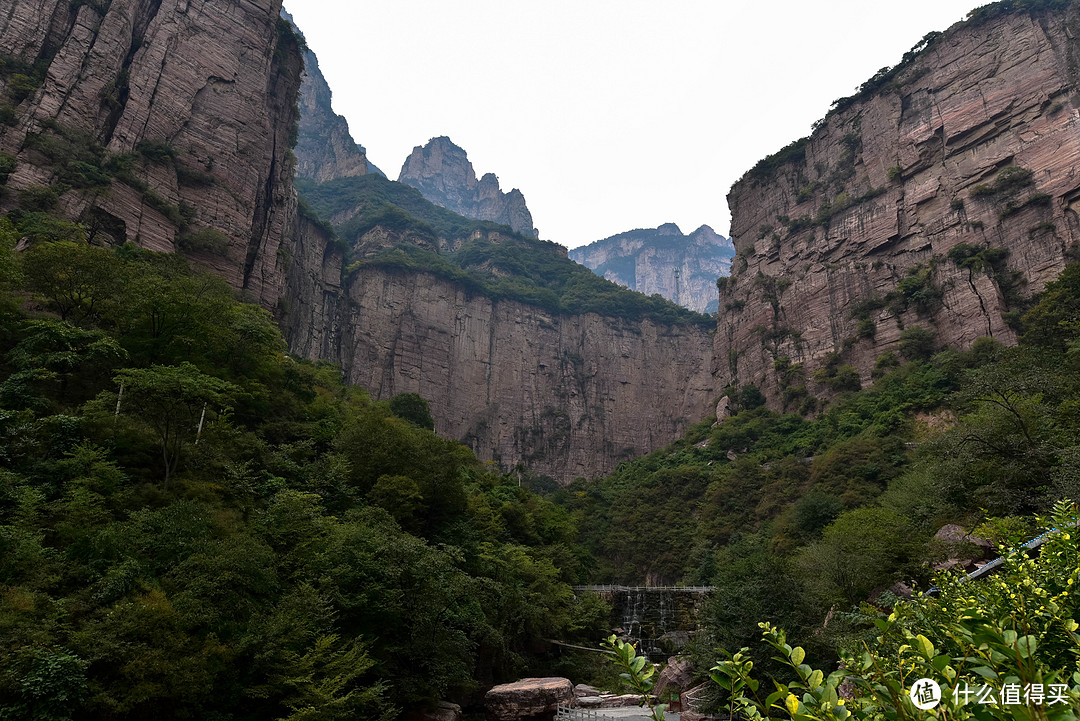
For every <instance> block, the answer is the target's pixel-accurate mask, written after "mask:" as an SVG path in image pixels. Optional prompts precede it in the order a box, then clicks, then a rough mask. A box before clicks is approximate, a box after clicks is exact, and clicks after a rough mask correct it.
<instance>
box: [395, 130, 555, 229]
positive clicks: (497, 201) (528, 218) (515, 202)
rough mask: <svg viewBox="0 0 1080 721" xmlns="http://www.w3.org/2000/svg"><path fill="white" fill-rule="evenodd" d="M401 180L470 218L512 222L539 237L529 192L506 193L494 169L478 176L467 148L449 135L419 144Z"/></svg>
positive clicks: (513, 191) (408, 159)
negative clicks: (527, 203) (527, 202)
mask: <svg viewBox="0 0 1080 721" xmlns="http://www.w3.org/2000/svg"><path fill="white" fill-rule="evenodd" d="M398 181H399V182H402V183H406V184H408V185H411V186H413V187H414V188H416V189H417V190H419V191H420V192H421V193H423V195H424V197H425V198H427V199H428V200H430V201H431V202H432V203H435V204H436V205H441V206H442V207H444V208H446V209H447V210H452V211H454V212H455V213H458V214H459V215H464V216H465V217H466V218H476V219H477V220H490V221H492V222H495V223H502V224H503V225H509V226H510V227H511V228H513V229H514V231H515V232H518V233H521V234H522V235H525V236H528V237H530V238H535V237H537V232H536V228H534V227H533V218H532V213H530V212H529V208H528V207H527V206H526V205H525V196H523V195H522V194H521V191H520V190H518V189H517V188H514V189H513V190H511V191H510V192H509V193H504V192H502V190H501V189H500V188H499V179H498V178H496V177H495V174H494V173H487V174H485V175H484V176H483V177H482V178H480V180H477V179H476V171H474V170H473V166H472V163H471V162H469V158H468V156H467V155H466V153H465V151H464V150H462V149H461V148H460V147H458V146H457V145H454V143H453V142H452V141H451V140H450V138H447V137H445V136H442V137H438V138H432V139H431V140H429V141H428V143H427V145H424V146H419V145H418V146H416V147H415V148H413V151H412V153H411V154H410V155H409V157H408V158H407V159H406V160H405V164H404V165H403V166H401V174H400V175H399V176H398Z"/></svg>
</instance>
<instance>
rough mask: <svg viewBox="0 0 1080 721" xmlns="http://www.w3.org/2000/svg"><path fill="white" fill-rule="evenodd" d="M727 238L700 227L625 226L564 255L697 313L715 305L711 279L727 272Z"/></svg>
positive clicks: (711, 309) (729, 255)
mask: <svg viewBox="0 0 1080 721" xmlns="http://www.w3.org/2000/svg"><path fill="white" fill-rule="evenodd" d="M734 255H735V248H734V247H733V246H732V244H731V241H730V240H728V239H727V238H725V237H724V236H722V235H717V234H716V232H715V231H713V229H712V228H710V227H709V226H707V225H703V226H701V227H700V228H698V229H697V230H695V231H694V232H693V233H690V235H683V232H682V231H681V230H680V229H679V226H677V225H675V224H674V223H664V224H663V225H661V226H660V227H659V228H653V229H639V230H630V231H627V232H625V233H619V234H618V235H613V236H611V237H610V238H605V239H604V240H598V241H596V242H595V243H590V244H589V245H586V246H582V247H580V248H574V249H572V250H571V251H570V257H571V258H573V259H574V260H576V261H577V262H579V263H581V264H582V265H584V266H586V267H588V268H590V269H591V270H593V271H594V272H595V273H596V274H597V275H600V276H603V277H604V278H607V279H608V280H610V281H613V282H615V283H618V284H619V285H623V286H626V287H627V288H630V289H631V290H636V291H638V292H640V293H645V294H646V295H652V294H653V293H659V294H660V295H662V296H663V297H665V298H667V299H668V300H670V301H672V302H674V303H678V304H680V305H682V306H685V307H686V308H690V309H691V310H696V311H698V312H700V313H712V312H714V311H715V310H716V309H717V295H716V279H717V278H719V277H721V276H726V275H728V273H729V272H730V270H731V258H732V256H734Z"/></svg>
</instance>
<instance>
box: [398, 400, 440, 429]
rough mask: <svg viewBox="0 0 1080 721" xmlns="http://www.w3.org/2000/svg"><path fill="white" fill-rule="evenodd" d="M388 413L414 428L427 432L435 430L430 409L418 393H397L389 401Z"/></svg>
mask: <svg viewBox="0 0 1080 721" xmlns="http://www.w3.org/2000/svg"><path fill="white" fill-rule="evenodd" d="M390 412H391V413H393V414H394V415H395V416H397V417H398V418H404V419H405V420H407V421H408V422H409V423H412V424H413V425H415V426H419V427H420V428H426V429H428V430H429V431H433V430H435V419H434V418H432V417H431V407H430V406H429V405H428V402H427V401H425V400H424V399H423V398H422V397H421V396H420V394H419V393H398V394H397V395H396V396H394V397H393V398H391V399H390Z"/></svg>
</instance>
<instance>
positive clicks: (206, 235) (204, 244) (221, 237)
mask: <svg viewBox="0 0 1080 721" xmlns="http://www.w3.org/2000/svg"><path fill="white" fill-rule="evenodd" d="M177 242H178V243H179V245H180V247H181V248H183V249H184V250H186V251H188V252H202V253H212V254H214V255H225V254H226V253H227V252H228V250H229V236H227V235H225V234H224V233H222V232H221V231H220V230H218V229H217V228H210V227H205V228H200V229H199V230H197V231H195V232H194V233H192V232H185V233H181V234H180V237H179V238H178V240H177Z"/></svg>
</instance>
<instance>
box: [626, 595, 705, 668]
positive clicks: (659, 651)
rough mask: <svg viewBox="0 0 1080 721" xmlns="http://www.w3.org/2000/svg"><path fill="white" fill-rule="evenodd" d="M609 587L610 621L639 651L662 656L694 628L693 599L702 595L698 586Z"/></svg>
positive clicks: (657, 657)
mask: <svg viewBox="0 0 1080 721" xmlns="http://www.w3.org/2000/svg"><path fill="white" fill-rule="evenodd" d="M681 591H682V589H678V588H642V587H630V588H627V587H619V588H614V587H612V588H611V590H610V591H608V593H610V594H611V595H610V597H609V598H610V600H611V602H612V610H613V611H614V619H613V620H614V621H616V627H617V628H618V629H619V633H620V635H621V636H622V638H624V639H625V640H627V641H629V642H631V643H633V644H634V645H635V646H637V648H638V651H639V653H643V654H646V655H648V656H649V657H650V658H652V659H653V660H654V661H655V660H663V659H664V658H666V657H667V656H669V655H671V654H672V653H673V652H675V651H676V650H677V649H679V648H681V647H682V646H683V645H685V643H686V642H687V641H688V640H689V638H690V636H691V634H693V633H694V632H696V630H697V628H696V626H697V624H696V615H697V614H696V603H697V602H698V601H699V600H700V599H702V598H703V595H702V594H701V593H700V591H699V590H698V589H693V590H691V591H689V592H681Z"/></svg>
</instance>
